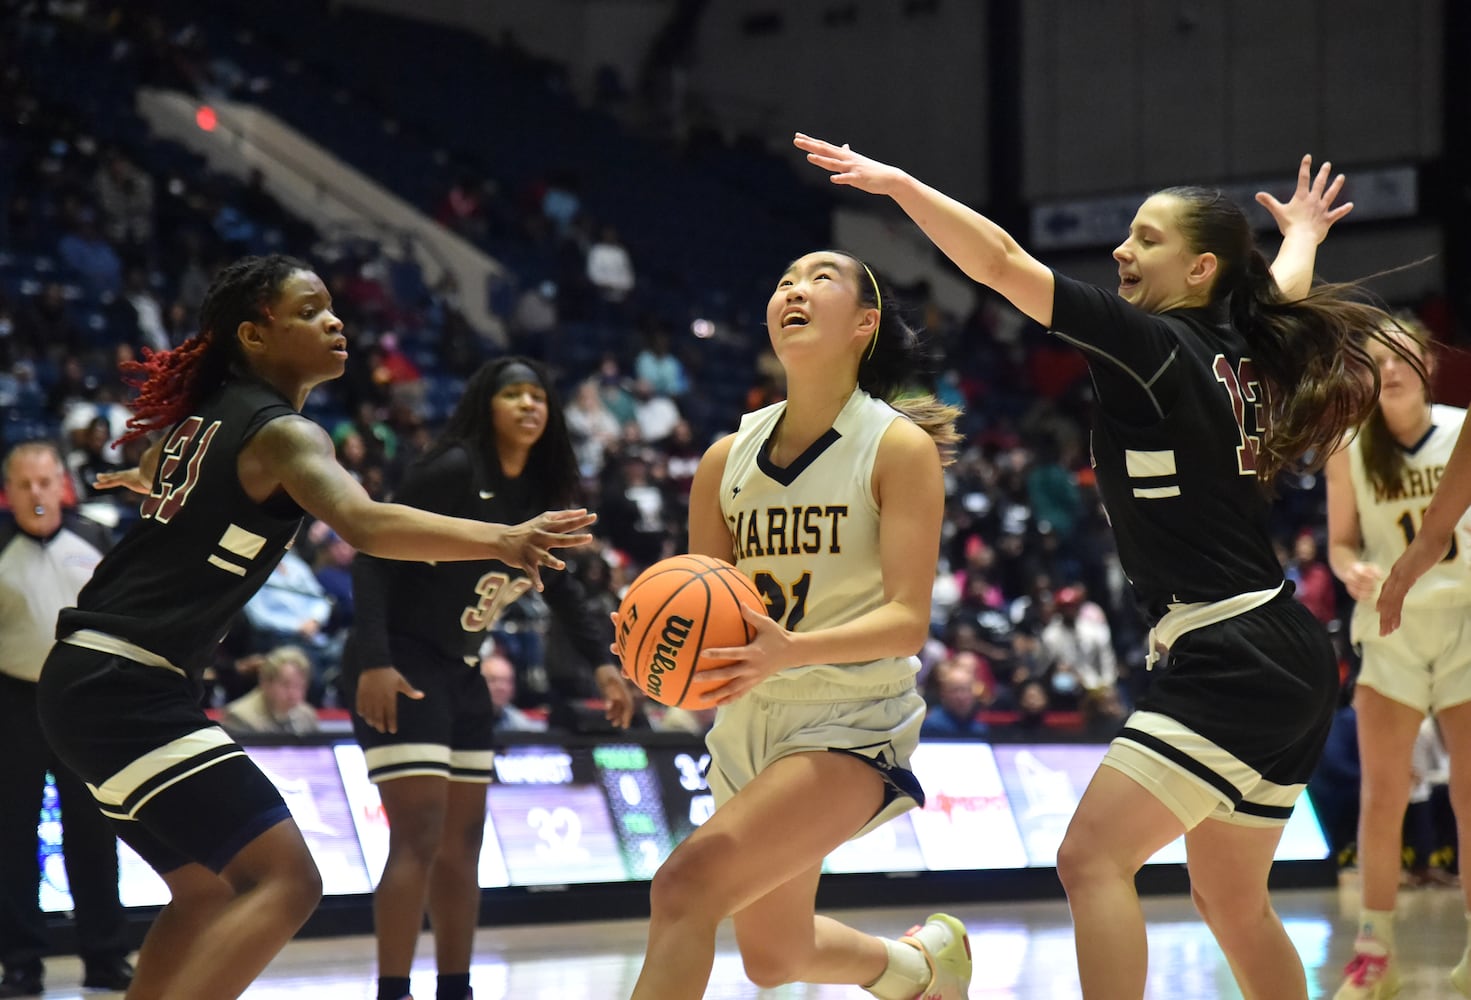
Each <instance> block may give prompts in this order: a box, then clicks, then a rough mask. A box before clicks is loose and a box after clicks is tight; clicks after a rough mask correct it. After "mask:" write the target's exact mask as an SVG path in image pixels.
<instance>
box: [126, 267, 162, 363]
mask: <svg viewBox="0 0 1471 1000" xmlns="http://www.w3.org/2000/svg"><path fill="white" fill-rule="evenodd" d="M123 297H124V298H125V299H126V300H127V303H128V305H129V306H131V307H132V309H133V315H134V322H135V323H136V324H137V333H136V336H135V337H133V338H129V339H135V340H136V341H137V343H138V345H139V346H141V347H147V348H149V349H151V350H155V351H167V350H168V349H169V348H170V347H172V346H173V338H172V337H171V336H170V334H169V331H168V328H167V327H165V326H164V321H163V305H162V304H161V303H160V302H159V301H158V296H156V295H154V294H153V289H152V288H150V287H149V286H148V272H147V271H145V270H143V269H142V268H141V267H131V268H129V269H128V276H127V280H126V283H125V285H124V288H123Z"/></svg>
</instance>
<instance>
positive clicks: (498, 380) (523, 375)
mask: <svg viewBox="0 0 1471 1000" xmlns="http://www.w3.org/2000/svg"><path fill="white" fill-rule="evenodd" d="M523 384H525V385H534V386H536V387H537V388H538V389H545V388H546V386H545V385H543V384H542V381H541V376H540V375H538V374H536V369H534V368H532V367H531V366H530V365H528V364H525V363H523V362H520V361H512V362H511V363H510V364H508V365H506V367H504V368H502V369H501V370H500V371H499V372H497V373H496V376H495V391H496V392H500V391H502V390H503V389H505V388H506V387H507V386H511V385H523Z"/></svg>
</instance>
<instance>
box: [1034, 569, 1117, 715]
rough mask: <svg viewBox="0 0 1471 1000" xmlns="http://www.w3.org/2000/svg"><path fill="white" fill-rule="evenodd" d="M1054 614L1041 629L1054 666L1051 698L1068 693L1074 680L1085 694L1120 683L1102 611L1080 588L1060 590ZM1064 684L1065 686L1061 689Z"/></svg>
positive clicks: (1079, 693) (1111, 643)
mask: <svg viewBox="0 0 1471 1000" xmlns="http://www.w3.org/2000/svg"><path fill="white" fill-rule="evenodd" d="M1054 602H1055V605H1056V613H1055V614H1054V615H1053V616H1052V619H1051V620H1050V621H1048V623H1047V625H1046V626H1045V627H1044V628H1043V629H1042V645H1043V646H1044V647H1046V650H1047V653H1048V655H1049V656H1050V657H1051V658H1052V659H1053V660H1054V661H1056V662H1055V664H1054V666H1053V676H1054V681H1053V685H1052V686H1053V691H1054V695H1059V696H1060V695H1062V694H1064V693H1065V692H1070V691H1072V690H1073V688H1072V680H1066V681H1065V678H1069V677H1071V678H1073V679H1075V680H1076V682H1077V684H1078V685H1079V690H1078V691H1077V694H1078V696H1080V697H1081V696H1082V695H1083V693H1084V692H1088V691H1101V690H1103V689H1105V688H1111V687H1113V686H1114V685H1115V684H1116V683H1117V682H1118V679H1119V667H1118V658H1117V656H1116V655H1115V654H1114V648H1113V635H1112V633H1110V631H1109V628H1108V619H1107V618H1105V617H1104V615H1103V609H1102V608H1100V607H1099V606H1098V605H1096V604H1094V603H1093V602H1092V601H1087V600H1085V595H1084V592H1083V588H1082V587H1081V586H1070V587H1063V588H1062V589H1061V590H1059V591H1058V592H1057V594H1056V596H1055V598H1054ZM1064 683H1066V686H1065V687H1063V686H1062V685H1063V684H1064Z"/></svg>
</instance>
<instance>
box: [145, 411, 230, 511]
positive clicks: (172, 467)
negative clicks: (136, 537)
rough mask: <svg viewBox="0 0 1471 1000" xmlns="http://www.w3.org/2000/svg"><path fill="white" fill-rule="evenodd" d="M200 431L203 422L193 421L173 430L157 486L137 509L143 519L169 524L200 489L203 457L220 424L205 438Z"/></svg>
mask: <svg viewBox="0 0 1471 1000" xmlns="http://www.w3.org/2000/svg"><path fill="white" fill-rule="evenodd" d="M201 427H204V421H203V420H202V419H200V418H199V417H190V418H189V419H188V420H185V421H184V422H183V423H182V424H180V425H179V426H178V427H177V428H175V429H174V433H173V434H172V435H170V437H169V440H168V444H166V445H164V446H163V454H162V455H161V456H160V457H159V462H160V465H159V467H158V482H157V483H155V484H154V486H153V491H152V492H151V493H149V494H148V496H147V497H146V498H145V499H144V501H143V503H142V505H141V506H140V507H139V508H138V513H139V514H140V515H142V516H143V517H151V518H153V519H154V520H155V521H158V522H159V523H160V524H168V523H169V521H170V520H172V519H173V516H174V515H175V514H177V513H178V512H179V511H180V509H182V508H183V506H184V504H185V502H186V501H188V499H189V494H190V493H193V492H194V487H195V486H197V485H199V469H200V466H202V465H204V453H205V452H207V451H209V443H210V442H211V441H212V440H214V436H215V432H216V431H218V430H219V429H220V422H219V421H218V420H216V421H215V422H214V423H212V424H210V425H209V426H208V427H206V428H205V429H204V433H203V434H201V433H200V432H199V429H200V428H201Z"/></svg>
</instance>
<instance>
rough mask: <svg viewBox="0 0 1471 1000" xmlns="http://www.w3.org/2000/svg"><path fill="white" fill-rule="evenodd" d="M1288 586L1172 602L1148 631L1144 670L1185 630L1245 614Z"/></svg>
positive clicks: (1154, 662) (1189, 630)
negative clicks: (1191, 600) (1188, 601)
mask: <svg viewBox="0 0 1471 1000" xmlns="http://www.w3.org/2000/svg"><path fill="white" fill-rule="evenodd" d="M1286 586H1287V581H1285V580H1284V581H1282V582H1281V583H1279V584H1277V586H1275V587H1272V588H1270V589H1268V590H1253V591H1249V592H1248V593H1245V594H1237V595H1236V596H1234V597H1228V598H1226V599H1225V600H1224V601H1201V602H1199V603H1196V604H1171V605H1170V610H1169V611H1166V612H1165V614H1164V617H1163V618H1161V619H1160V620H1159V621H1158V622H1156V623H1155V625H1154V628H1152V629H1150V630H1149V652H1148V654H1147V655H1146V656H1145V657H1144V667H1145V669H1147V670H1153V669H1154V665H1155V664H1156V663H1158V662H1159V658H1160V656H1161V655H1163V654H1165V653H1168V652H1169V651H1170V647H1171V646H1173V645H1174V644H1175V643H1176V642H1178V641H1179V640H1180V637H1181V636H1182V635H1184V634H1185V633H1186V632H1193V631H1194V630H1195V629H1198V628H1205V626H1207V625H1214V624H1216V623H1217V622H1223V621H1225V620H1227V619H1228V618H1235V617H1236V616H1237V615H1244V614H1246V612H1248V611H1251V610H1252V609H1254V608H1259V607H1261V606H1262V605H1263V604H1266V603H1267V602H1268V601H1270V600H1271V599H1272V598H1274V597H1276V596H1277V595H1278V594H1280V593H1282V588H1283V587H1286Z"/></svg>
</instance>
